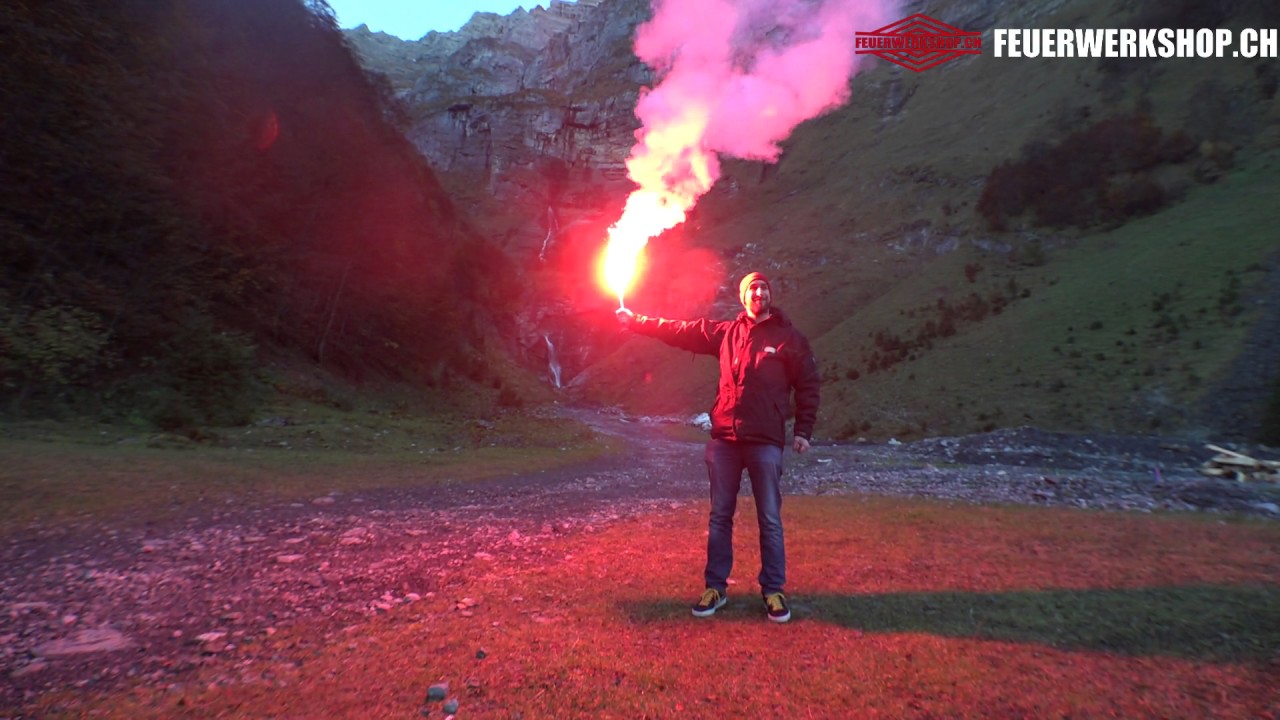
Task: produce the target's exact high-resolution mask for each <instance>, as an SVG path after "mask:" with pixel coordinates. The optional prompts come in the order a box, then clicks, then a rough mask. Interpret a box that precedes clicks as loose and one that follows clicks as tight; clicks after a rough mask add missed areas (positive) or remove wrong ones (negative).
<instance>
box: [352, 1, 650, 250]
mask: <svg viewBox="0 0 1280 720" xmlns="http://www.w3.org/2000/svg"><path fill="white" fill-rule="evenodd" d="M648 15H649V4H648V2H647V0H579V2H576V3H569V2H561V1H560V0H553V2H552V3H551V5H550V7H549V8H548V9H543V8H541V7H537V8H534V9H533V10H532V11H525V10H523V9H521V10H517V11H516V12H514V13H512V14H510V15H507V16H499V15H495V14H493V13H476V14H475V16H474V17H472V19H471V21H470V22H468V23H467V24H466V25H465V26H463V28H462V29H461V30H459V31H458V32H448V33H439V32H431V33H428V34H427V35H426V36H425V37H423V38H422V39H421V40H418V41H415V42H405V41H401V40H399V39H397V38H394V37H391V36H388V35H385V34H383V33H371V32H369V30H368V28H365V27H361V28H358V29H356V30H353V31H350V32H349V33H348V40H349V41H350V43H351V45H352V47H353V48H354V49H355V50H356V52H357V53H358V54H359V56H360V58H361V60H362V62H363V63H364V64H365V65H366V67H368V68H370V69H371V70H373V71H375V72H379V73H382V74H385V75H386V76H387V77H388V79H390V81H391V83H392V86H393V87H394V88H395V89H396V91H397V94H398V95H399V97H400V98H401V99H402V100H403V102H404V103H405V104H406V106H407V109H408V110H409V113H410V115H411V117H412V125H411V127H410V128H409V130H408V134H409V137H410V139H411V140H412V141H413V142H414V144H415V145H416V146H417V147H418V148H419V149H420V150H421V151H422V153H423V154H424V155H425V156H426V157H427V158H428V159H429V160H430V162H431V165H432V167H434V168H436V170H437V171H439V172H440V173H441V175H442V176H443V177H444V180H445V182H446V185H450V186H451V189H453V190H455V191H456V192H457V194H458V195H459V196H461V197H463V198H466V199H468V200H471V201H472V202H476V203H481V204H483V203H485V202H486V199H490V200H496V204H495V205H494V207H495V208H497V209H499V210H500V212H499V213H498V215H500V216H501V218H499V219H497V222H495V226H493V227H489V228H484V229H486V230H491V231H492V230H497V231H498V235H499V239H501V240H503V241H504V242H505V244H506V245H507V247H508V248H509V249H511V250H513V251H514V252H515V253H516V254H517V255H519V254H521V253H524V254H532V255H535V256H536V255H540V254H543V253H544V249H545V248H544V247H543V246H544V245H545V244H546V242H545V241H546V240H547V233H546V231H547V230H548V225H551V226H554V225H559V226H561V227H563V226H565V225H568V224H571V223H572V222H573V221H574V220H575V219H577V217H576V216H577V215H581V214H583V213H588V214H589V213H593V212H598V210H599V208H600V207H601V204H602V203H603V202H605V200H604V199H605V198H606V197H609V196H610V195H611V193H612V191H619V192H623V193H625V192H626V191H627V190H628V189H629V188H630V184H629V183H628V182H627V180H626V177H625V175H626V171H625V168H624V167H623V161H624V160H625V158H626V157H627V155H628V153H629V152H630V149H631V145H632V143H633V142H634V139H635V138H634V132H635V129H636V127H637V123H636V120H635V117H634V109H635V102H636V97H637V94H638V91H639V88H640V87H641V86H642V85H643V84H645V83H647V82H649V81H650V79H651V78H650V75H649V71H648V69H647V68H646V67H645V66H644V65H643V64H641V63H640V62H639V61H638V60H637V59H636V58H635V56H634V54H633V53H632V51H631V39H632V34H633V33H634V30H635V27H636V25H638V24H639V23H640V22H642V21H643V20H644V19H646V18H647V17H648ZM478 191H482V192H478ZM548 208H549V209H550V215H548ZM481 209H482V210H483V208H481ZM513 211H514V212H513ZM549 217H550V218H554V220H548V219H547V218H549ZM491 219H492V218H491ZM530 220H533V222H530ZM504 221H505V222H504ZM553 240H554V238H553Z"/></svg>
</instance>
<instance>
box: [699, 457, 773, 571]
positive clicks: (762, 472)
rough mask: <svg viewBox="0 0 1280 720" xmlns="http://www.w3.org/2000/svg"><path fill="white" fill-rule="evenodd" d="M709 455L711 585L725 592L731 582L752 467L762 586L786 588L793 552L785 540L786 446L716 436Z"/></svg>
mask: <svg viewBox="0 0 1280 720" xmlns="http://www.w3.org/2000/svg"><path fill="white" fill-rule="evenodd" d="M706 460H707V475H708V477H709V478H710V480H711V521H710V524H709V526H708V527H709V532H708V534H707V570H706V586H707V587H709V588H714V589H716V590H719V591H720V592H721V593H723V592H725V590H726V589H727V587H728V584H729V571H730V570H732V569H733V513H734V511H735V510H736V509H737V507H738V488H739V486H740V485H741V484H742V470H743V468H746V470H747V474H748V475H749V476H750V477H751V494H752V495H753V496H755V500H756V520H757V521H758V522H759V524H760V577H759V580H760V590H761V591H762V592H763V593H764V594H768V593H775V592H782V587H783V586H784V585H786V583H787V554H786V550H785V549H784V548H783V544H782V489H781V488H780V481H781V479H782V448H780V447H778V446H777V445H768V444H765V443H740V442H731V441H728V440H712V441H711V442H709V443H707V451H706Z"/></svg>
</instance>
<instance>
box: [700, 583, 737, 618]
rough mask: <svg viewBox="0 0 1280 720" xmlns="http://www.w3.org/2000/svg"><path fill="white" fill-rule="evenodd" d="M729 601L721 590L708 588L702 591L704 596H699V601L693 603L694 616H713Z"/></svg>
mask: <svg viewBox="0 0 1280 720" xmlns="http://www.w3.org/2000/svg"><path fill="white" fill-rule="evenodd" d="M727 602H729V598H727V597H725V596H724V595H723V594H722V593H721V592H720V591H719V590H716V589H714V588H707V589H706V590H703V591H702V597H700V598H698V602H696V603H694V604H693V616H694V617H711V616H712V615H715V614H716V611H717V610H719V609H720V608H722V607H724V604H725V603H727Z"/></svg>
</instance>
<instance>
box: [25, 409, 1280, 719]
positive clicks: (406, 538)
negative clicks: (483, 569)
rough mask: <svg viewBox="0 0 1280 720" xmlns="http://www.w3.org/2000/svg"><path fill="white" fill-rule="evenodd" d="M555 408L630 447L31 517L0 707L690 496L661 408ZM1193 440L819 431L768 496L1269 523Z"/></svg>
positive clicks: (362, 602)
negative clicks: (558, 465) (288, 492)
mask: <svg viewBox="0 0 1280 720" xmlns="http://www.w3.org/2000/svg"><path fill="white" fill-rule="evenodd" d="M563 412H564V413H566V414H568V415H571V416H572V417H574V418H575V419H579V420H583V421H586V422H589V423H590V424H592V425H593V426H595V427H596V428H597V429H598V430H600V431H602V432H606V433H611V434H616V435H620V436H623V437H626V438H627V439H628V440H629V441H630V443H631V451H630V452H629V453H627V454H626V456H624V457H618V458H612V459H609V460H605V461H599V462H596V463H592V464H590V465H585V466H581V467H577V468H572V469H567V470H561V471H554V472H544V473H538V474H533V475H527V476H517V477H511V478H505V479H499V480H494V481H489V482H484V483H471V484H467V485H461V484H459V485H452V486H449V485H446V486H436V487H431V488H423V489H420V490H397V491H370V492H365V493H359V494H334V495H326V496H323V497H317V498H315V499H313V500H312V501H311V502H308V503H292V504H287V505H274V506H263V507H257V508H252V509H249V510H230V511H212V510H211V511H210V512H208V513H207V514H205V515H200V516H195V517H190V518H187V519H185V520H182V521H175V522H174V523H173V524H171V525H168V526H163V525H149V526H143V527H136V526H108V525H79V526H58V527H33V528H30V529H28V530H26V531H24V532H22V533H20V534H17V535H14V536H10V537H8V538H6V540H5V542H4V545H3V547H0V588H2V589H0V677H3V678H4V682H3V683H0V717H5V716H6V715H10V716H12V717H21V715H20V712H21V710H20V708H21V707H22V706H23V705H25V704H26V703H27V702H29V701H31V700H32V699H33V698H35V697H37V696H38V695H40V694H42V693H46V692H51V691H72V692H74V691H76V690H78V689H79V690H84V691H89V690H101V689H106V688H112V687H118V686H120V685H122V684H124V683H127V682H137V681H143V682H147V683H152V684H156V685H159V686H162V687H172V688H179V687H181V686H182V684H183V683H186V682H190V681H191V679H192V678H193V677H194V671H195V670H197V669H198V668H200V667H201V666H202V665H205V664H209V663H222V664H225V663H226V661H227V658H228V657H234V658H236V659H243V658H244V657H245V656H250V657H251V656H252V652H253V648H254V645H255V643H257V642H258V641H259V640H260V639H262V638H263V637H265V636H269V635H272V634H274V633H276V632H278V631H279V630H280V629H282V628H285V627H287V626H288V625H290V624H292V623H295V622H299V621H303V620H306V621H316V620H324V621H325V623H324V624H325V626H326V627H328V628H330V631H331V632H332V633H334V634H336V633H340V632H343V631H344V629H351V628H354V627H358V626H359V625H360V624H361V623H362V622H364V621H366V620H367V619H368V618H369V617H371V616H373V615H376V614H378V613H381V612H386V611H388V610H390V609H392V608H394V607H396V606H398V605H403V604H406V603H412V602H417V601H419V600H421V599H423V598H428V597H433V596H434V595H435V594H437V593H445V592H448V590H449V588H450V586H451V585H452V584H454V583H459V582H461V580H460V578H461V577H462V573H464V572H466V568H467V567H468V566H470V565H472V564H474V563H475V562H476V561H477V560H490V559H491V560H493V561H495V562H511V563H517V564H520V563H536V562H538V561H539V559H540V558H541V557H542V555H543V553H545V552H546V551H545V550H544V545H545V542H543V541H545V540H546V539H548V538H550V537H553V536H556V535H561V534H566V533H584V532H594V531H595V530H596V529H597V528H599V527H601V526H603V525H605V524H607V523H610V522H613V521H615V520H617V519H619V518H622V517H627V516H631V515H634V514H638V513H644V512H650V511H661V510H665V509H678V508H681V507H684V506H686V505H688V504H693V503H703V502H704V501H705V500H704V498H705V492H706V491H705V481H704V480H703V477H704V473H705V470H704V468H703V467H702V453H701V446H700V444H698V443H693V442H682V441H677V440H672V439H670V433H668V432H664V428H663V425H666V424H668V423H669V422H671V421H668V420H660V419H650V418H629V417H624V416H622V415H621V414H618V413H601V412H592V411H586V410H565V411H563ZM1241 449H1242V450H1245V451H1248V452H1251V453H1253V454H1255V455H1257V456H1258V457H1264V458H1274V457H1275V455H1274V454H1270V455H1269V454H1267V453H1265V452H1262V451H1260V450H1259V449H1256V448H1241ZM1211 454H1212V453H1210V452H1209V451H1207V450H1203V449H1202V448H1198V447H1190V446H1185V445H1180V444H1178V443H1174V442H1168V441H1162V440H1160V439H1158V438H1133V437H1118V436H1092V437H1081V436H1066V435H1057V434H1052V433H1046V432H1042V431H1038V430H1034V429H1030V428H1020V429H1013V430H1004V431H998V432H995V433H989V434H985V435H976V436H969V437H960V438H939V439H930V440H925V441H920V442H915V443H909V444H892V443H890V444H867V443H858V444H839V445H836V444H819V445H817V446H815V447H814V449H813V451H812V452H810V453H807V454H806V455H804V456H799V457H797V456H794V455H792V454H790V453H788V456H787V462H788V470H787V478H786V480H785V482H786V486H785V492H787V493H789V494H795V495H800V494H803V495H827V494H847V493H875V494H884V495H893V496H902V497H927V498H946V499H952V500H961V501H968V502H975V503H1014V504H1032V505H1044V506H1070V507H1083V508H1093V509H1101V510H1130V511H1152V510H1177V511H1196V512H1230V513H1237V514H1249V515H1254V516H1260V517H1268V518H1276V519H1280V486H1277V485H1276V484H1267V483H1248V484H1241V483H1236V482H1233V481H1225V480H1219V479H1212V478H1206V477H1202V476H1200V475H1199V474H1198V473H1197V472H1196V468H1197V467H1198V466H1199V464H1200V463H1201V462H1202V461H1203V460H1205V459H1207V458H1208V457H1209V456H1210V455H1211ZM747 485H749V484H748V483H744V487H745V486H747ZM5 708H9V710H8V711H6V710H5Z"/></svg>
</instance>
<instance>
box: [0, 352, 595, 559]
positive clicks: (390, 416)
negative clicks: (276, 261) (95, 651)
mask: <svg viewBox="0 0 1280 720" xmlns="http://www.w3.org/2000/svg"><path fill="white" fill-rule="evenodd" d="M277 377H278V382H277V389H278V390H282V392H278V393H277V395H276V396H275V401H274V403H273V405H272V407H271V408H269V410H268V411H267V412H265V413H264V414H263V415H262V416H261V421H260V422H259V423H257V424H255V425H252V426H248V427H234V428H210V429H206V430H203V431H201V433H200V434H199V436H197V437H196V438H194V439H193V438H191V437H189V436H182V435H172V434H164V433H160V434H157V433H155V432H153V431H147V430H142V429H133V428H129V427H125V426H121V425H114V426H100V425H84V424H73V423H6V424H4V425H0V537H2V536H3V535H4V534H6V533H9V532H12V531H15V530H18V529H21V528H22V527H24V526H28V525H31V524H48V523H60V522H74V521H106V522H121V521H125V522H133V523H137V522H141V521H158V520H164V519H167V518H172V517H177V516H184V515H187V514H189V513H202V512H203V513H207V512H208V510H209V508H210V506H211V504H212V505H216V506H218V507H227V506H245V505H254V504H262V503H272V502H281V501H298V500H301V501H310V500H312V499H315V498H317V497H320V496H323V495H328V494H330V493H358V492H361V491H368V490H376V489H381V488H393V487H414V486H423V485H432V484H436V483H442V482H449V481H468V480H479V479H485V478H493V477H501V476H506V475H512V474H516V473H523V472H533V471H536V470H539V469H549V468H554V467H558V466H564V465H567V464H572V463H577V462H582V461H585V460H589V459H592V458H595V457H598V456H601V455H603V454H606V453H610V452H616V450H617V447H616V446H615V443H614V442H613V441H612V440H610V439H609V438H604V437H601V436H599V435H597V434H596V433H594V432H593V431H592V430H591V429H590V428H588V427H586V426H585V425H582V424H580V423H577V422H573V421H570V420H565V419H562V418H558V417H554V416H550V415H546V414H543V413H539V412H536V411H535V412H525V411H520V410H517V409H511V408H503V407H498V406H496V405H495V403H494V401H493V397H492V396H493V395H496V394H497V391H493V390H491V389H490V388H488V387H471V388H470V389H469V390H468V391H467V392H466V393H465V394H466V395H467V397H465V398H459V397H441V396H437V397H424V395H423V394H422V393H421V392H420V391H417V390H406V389H405V388H402V387H401V388H397V387H390V388H382V389H377V388H372V387H369V386H365V387H360V388H354V387H351V386H348V385H345V384H342V383H340V382H339V381H337V380H336V379H334V378H333V377H331V376H328V375H326V374H324V373H320V372H316V371H309V370H307V369H305V368H300V367H299V366H297V365H294V366H290V368H289V369H282V370H280V371H279V375H278V376H277ZM455 390H456V391H457V392H456V394H459V395H461V394H463V392H462V390H461V389H458V388H455Z"/></svg>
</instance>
